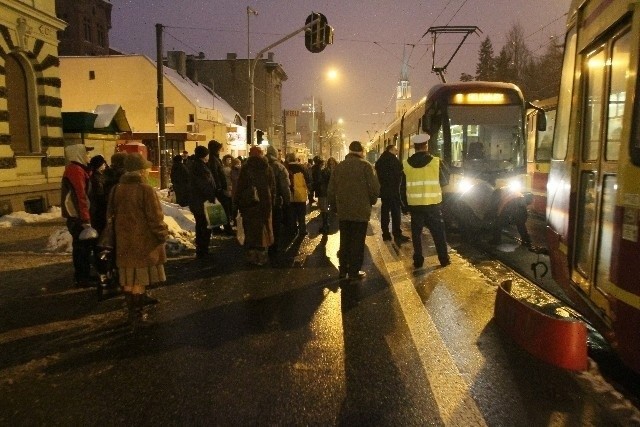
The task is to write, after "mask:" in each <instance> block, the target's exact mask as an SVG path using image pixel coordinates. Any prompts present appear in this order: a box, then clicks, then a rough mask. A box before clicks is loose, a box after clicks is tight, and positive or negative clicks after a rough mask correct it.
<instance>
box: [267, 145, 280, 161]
mask: <svg viewBox="0 0 640 427" xmlns="http://www.w3.org/2000/svg"><path fill="white" fill-rule="evenodd" d="M267 157H273V158H274V159H277V158H278V150H276V148H275V147H274V146H273V145H270V146H268V147H267Z"/></svg>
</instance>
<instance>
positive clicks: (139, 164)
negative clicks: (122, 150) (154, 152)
mask: <svg viewBox="0 0 640 427" xmlns="http://www.w3.org/2000/svg"><path fill="white" fill-rule="evenodd" d="M150 167H151V162H150V161H149V160H147V159H145V158H144V157H142V154H140V153H130V154H129V155H128V156H127V158H126V159H124V169H125V170H126V171H127V172H135V171H141V170H145V169H149V168H150Z"/></svg>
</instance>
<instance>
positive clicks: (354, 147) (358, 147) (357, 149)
mask: <svg viewBox="0 0 640 427" xmlns="http://www.w3.org/2000/svg"><path fill="white" fill-rule="evenodd" d="M349 151H353V152H354V153H362V152H363V151H364V148H363V147H362V144H361V143H360V141H353V142H352V143H351V144H349Z"/></svg>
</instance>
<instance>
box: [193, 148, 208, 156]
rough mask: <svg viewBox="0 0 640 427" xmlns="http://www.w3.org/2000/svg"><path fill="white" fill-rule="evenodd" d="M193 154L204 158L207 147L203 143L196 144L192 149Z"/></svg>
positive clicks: (206, 154) (206, 153)
mask: <svg viewBox="0 0 640 427" xmlns="http://www.w3.org/2000/svg"><path fill="white" fill-rule="evenodd" d="M193 154H194V155H195V156H196V158H197V159H204V158H205V157H207V156H208V155H209V149H208V148H207V147H205V146H204V145H198V146H197V147H196V149H195V150H194V152H193Z"/></svg>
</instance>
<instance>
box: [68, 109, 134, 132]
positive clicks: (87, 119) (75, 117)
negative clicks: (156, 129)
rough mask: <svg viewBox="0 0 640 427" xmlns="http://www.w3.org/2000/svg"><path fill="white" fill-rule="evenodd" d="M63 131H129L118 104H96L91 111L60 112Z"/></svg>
mask: <svg viewBox="0 0 640 427" xmlns="http://www.w3.org/2000/svg"><path fill="white" fill-rule="evenodd" d="M62 130H63V132H68V133H73V132H96V133H120V132H131V127H130V126H129V121H128V120H127V116H126V115H125V112H124V110H123V109H122V107H121V106H120V105H118V104H102V105H98V106H97V107H96V109H95V110H94V111H93V112H88V111H73V112H63V113H62Z"/></svg>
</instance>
